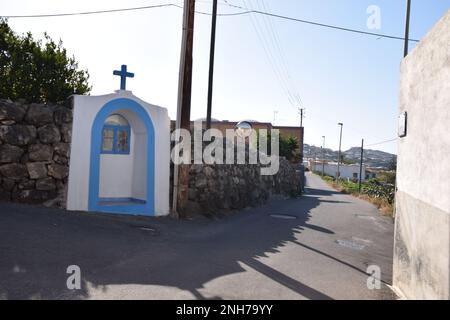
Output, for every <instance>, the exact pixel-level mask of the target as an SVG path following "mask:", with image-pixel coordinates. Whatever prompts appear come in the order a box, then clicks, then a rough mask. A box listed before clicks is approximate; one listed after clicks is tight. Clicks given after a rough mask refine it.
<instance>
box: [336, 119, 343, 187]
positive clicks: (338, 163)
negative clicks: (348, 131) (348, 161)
mask: <svg viewBox="0 0 450 320" xmlns="http://www.w3.org/2000/svg"><path fill="white" fill-rule="evenodd" d="M338 125H339V126H340V127H341V133H340V135H339V151H338V162H337V173H336V181H339V178H340V176H341V172H340V171H339V170H340V165H341V143H342V127H343V126H344V124H343V123H342V122H339V123H338Z"/></svg>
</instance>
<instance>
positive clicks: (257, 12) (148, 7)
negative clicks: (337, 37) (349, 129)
mask: <svg viewBox="0 0 450 320" xmlns="http://www.w3.org/2000/svg"><path fill="white" fill-rule="evenodd" d="M225 3H226V4H227V5H228V6H230V7H233V8H236V9H240V10H245V11H241V12H233V13H220V14H217V15H218V16H239V15H246V14H250V13H256V14H261V15H266V16H270V17H274V18H279V19H285V20H289V21H295V22H300V23H305V24H310V25H314V26H318V27H324V28H330V29H335V30H340V31H346V32H353V33H359V34H364V35H370V36H376V37H380V38H388V39H394V40H402V41H404V40H405V38H404V37H397V36H391V35H387V34H381V33H374V32H368V31H362V30H357V29H350V28H345V27H340V26H336V25H331V24H325V23H319V22H315V21H309V20H303V19H298V18H293V17H288V16H284V15H280V14H275V13H271V12H265V11H260V10H253V9H251V10H247V9H246V8H244V7H241V6H237V5H233V4H230V3H228V2H225ZM164 7H176V8H179V9H183V6H181V5H178V4H175V3H166V4H158V5H151V6H141V7H131V8H121V9H107V10H95V11H83V12H70V13H50V14H34V15H2V16H0V17H1V18H6V19H17V18H50V17H63V16H77V15H90V14H101V13H114V12H123V11H135V10H145V9H155V8H164ZM195 12H196V13H198V14H202V15H211V13H209V12H202V11H195ZM408 41H411V42H419V40H417V39H408Z"/></svg>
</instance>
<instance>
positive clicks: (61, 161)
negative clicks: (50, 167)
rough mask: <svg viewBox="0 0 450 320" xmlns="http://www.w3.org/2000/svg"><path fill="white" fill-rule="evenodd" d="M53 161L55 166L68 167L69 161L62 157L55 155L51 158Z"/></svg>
mask: <svg viewBox="0 0 450 320" xmlns="http://www.w3.org/2000/svg"><path fill="white" fill-rule="evenodd" d="M53 161H55V162H56V163H57V164H64V165H68V164H69V159H68V158H66V157H63V156H60V155H58V154H55V155H54V156H53Z"/></svg>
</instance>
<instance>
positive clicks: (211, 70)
mask: <svg viewBox="0 0 450 320" xmlns="http://www.w3.org/2000/svg"><path fill="white" fill-rule="evenodd" d="M216 20H217V0H213V7H212V20H211V43H210V45H209V79H208V106H207V110H206V129H209V128H211V109H212V92H213V80H214V51H215V45H216Z"/></svg>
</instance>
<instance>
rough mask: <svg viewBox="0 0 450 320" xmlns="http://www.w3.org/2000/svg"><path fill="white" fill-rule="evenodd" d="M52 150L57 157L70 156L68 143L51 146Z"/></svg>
mask: <svg viewBox="0 0 450 320" xmlns="http://www.w3.org/2000/svg"><path fill="white" fill-rule="evenodd" d="M53 148H54V149H55V153H56V154H57V155H60V156H63V157H66V158H69V156H70V144H69V143H64V142H58V143H55V144H54V145H53Z"/></svg>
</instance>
